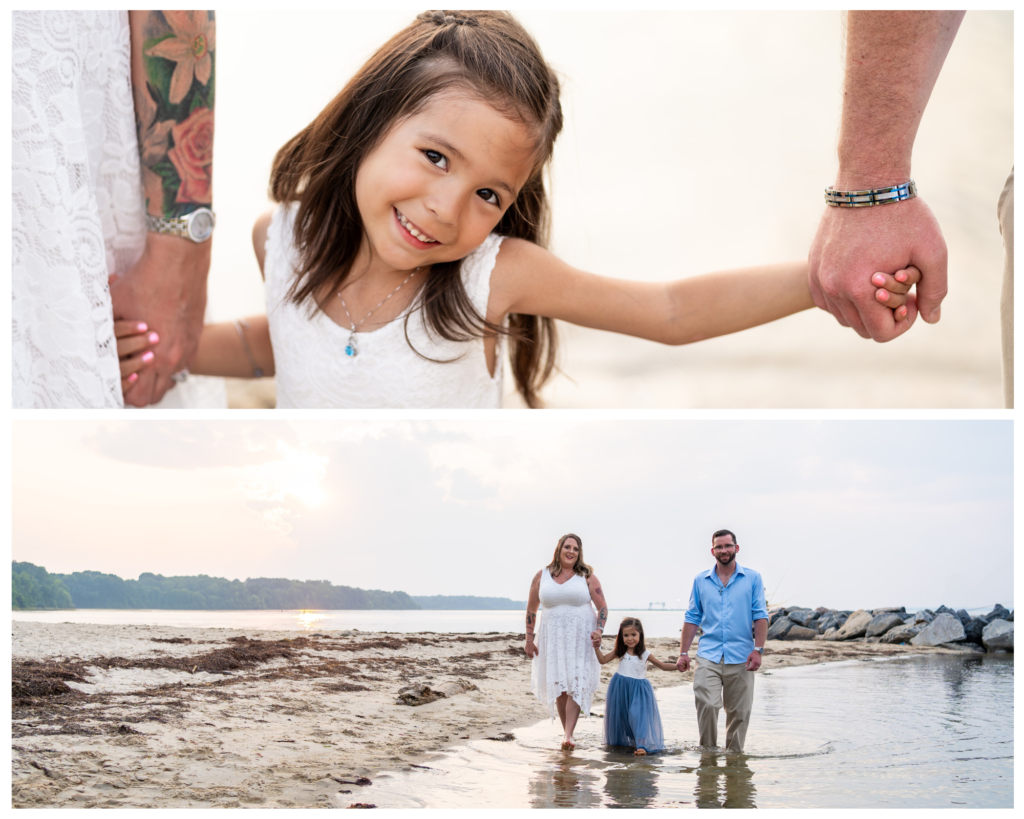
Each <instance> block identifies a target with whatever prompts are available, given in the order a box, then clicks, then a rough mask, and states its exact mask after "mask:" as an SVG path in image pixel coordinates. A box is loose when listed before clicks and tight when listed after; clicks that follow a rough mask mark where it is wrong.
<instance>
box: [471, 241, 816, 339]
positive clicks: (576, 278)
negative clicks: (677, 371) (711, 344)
mask: <svg viewBox="0 0 1024 819" xmlns="http://www.w3.org/2000/svg"><path fill="white" fill-rule="evenodd" d="M488 307H489V310H488V313H489V317H490V318H491V320H494V318H495V316H497V317H499V318H500V316H501V315H502V311H504V312H510V313H528V314H531V315H540V316H548V317H551V318H557V319H562V320H564V321H569V322H572V323H573V324H579V325H581V326H584V327H593V328H594V329H597V330H608V331H611V332H615V333H624V334H626V335H631V336H637V337H639V338H646V339H649V340H651V341H658V342H661V343H663V344H673V345H678V344H690V343H692V342H694V341H700V340H702V339H706V338H712V337H714V336H720V335H725V334H727V333H735V332H738V331H739V330H745V329H747V328H749V327H755V326H757V325H759V324H765V323H767V322H770V321H774V320H775V319H779V318H782V317H783V316H788V315H791V314H793V313H797V312H799V311H801V310H807V309H809V308H811V307H814V301H813V300H812V299H811V292H810V289H809V288H808V284H807V262H806V261H799V262H787V263H783V264H773V265H759V266H757V267H748V268H742V269H738V270H726V271H722V272H718V273H707V274H704V275H700V276H691V277H689V278H685V279H678V280H676V281H673V282H636V281H627V280H624V279H613V278H609V277H606V276H597V275H594V274H593V273H586V272H584V271H582V270H577V269H575V268H573V267H572V266H570V265H568V264H566V263H565V262H563V261H561V260H560V259H558V258H557V257H555V256H554V255H552V254H551V253H549V252H548V251H546V250H544V249H543V248H540V247H538V246H537V245H534V244H532V243H531V242H527V241H524V240H515V239H506V240H505V241H503V242H502V245H501V251H500V252H499V254H498V261H497V264H496V265H495V268H494V274H492V278H491V302H490V304H489V305H488Z"/></svg>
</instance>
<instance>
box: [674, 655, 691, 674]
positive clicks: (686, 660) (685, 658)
mask: <svg viewBox="0 0 1024 819" xmlns="http://www.w3.org/2000/svg"><path fill="white" fill-rule="evenodd" d="M676 668H678V669H679V670H680V671H689V670H690V657H689V655H688V654H680V655H679V659H678V660H676Z"/></svg>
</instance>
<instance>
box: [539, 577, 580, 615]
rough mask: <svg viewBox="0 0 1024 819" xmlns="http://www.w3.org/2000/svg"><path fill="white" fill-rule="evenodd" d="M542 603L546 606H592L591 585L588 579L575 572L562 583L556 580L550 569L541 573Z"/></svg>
mask: <svg viewBox="0 0 1024 819" xmlns="http://www.w3.org/2000/svg"><path fill="white" fill-rule="evenodd" d="M540 604H541V605H542V606H543V607H544V608H545V609H549V608H554V607H555V606H587V607H588V608H589V606H590V587H589V586H588V585H587V579H586V578H585V577H584V576H583V575H581V574H575V575H573V576H572V577H570V578H569V579H568V580H566V581H565V582H564V583H562V584H558V583H556V582H555V579H554V578H553V577H552V576H551V572H550V570H548V569H544V570H543V571H542V572H541V573H540Z"/></svg>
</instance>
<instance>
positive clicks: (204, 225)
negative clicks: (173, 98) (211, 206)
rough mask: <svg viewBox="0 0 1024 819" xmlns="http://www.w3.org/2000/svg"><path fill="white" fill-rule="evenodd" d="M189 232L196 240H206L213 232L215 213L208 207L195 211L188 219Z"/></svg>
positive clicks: (193, 239)
mask: <svg viewBox="0 0 1024 819" xmlns="http://www.w3.org/2000/svg"><path fill="white" fill-rule="evenodd" d="M188 232H189V235H190V236H191V237H192V241H194V242H205V241H206V240H207V239H209V238H210V235H211V234H212V233H213V214H212V213H211V212H210V211H209V210H207V209H206V208H201V209H199V210H197V211H195V212H194V213H193V214H192V216H191V217H190V218H189V220H188Z"/></svg>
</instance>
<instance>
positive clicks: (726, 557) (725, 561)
mask: <svg viewBox="0 0 1024 819" xmlns="http://www.w3.org/2000/svg"><path fill="white" fill-rule="evenodd" d="M735 559H736V553H735V552H733V553H732V554H731V555H730V554H722V555H719V556H718V562H719V563H720V564H722V565H723V566H728V565H729V564H730V563H732V562H733V561H734V560H735Z"/></svg>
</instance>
